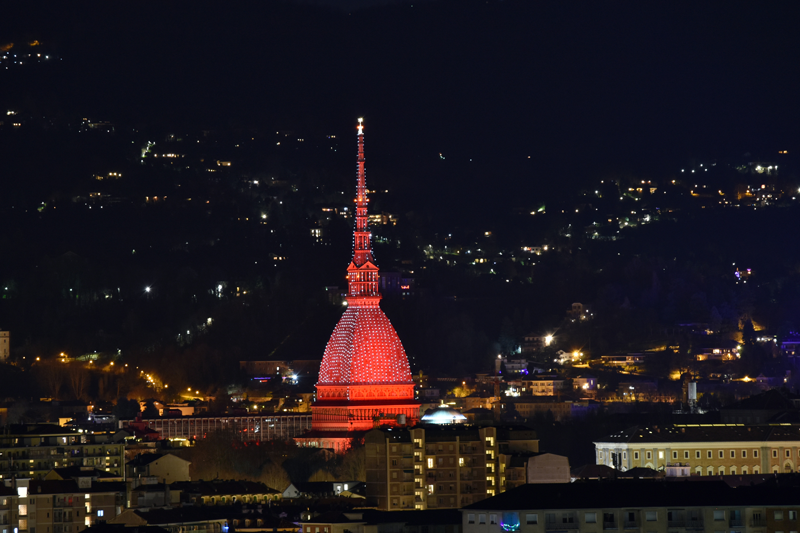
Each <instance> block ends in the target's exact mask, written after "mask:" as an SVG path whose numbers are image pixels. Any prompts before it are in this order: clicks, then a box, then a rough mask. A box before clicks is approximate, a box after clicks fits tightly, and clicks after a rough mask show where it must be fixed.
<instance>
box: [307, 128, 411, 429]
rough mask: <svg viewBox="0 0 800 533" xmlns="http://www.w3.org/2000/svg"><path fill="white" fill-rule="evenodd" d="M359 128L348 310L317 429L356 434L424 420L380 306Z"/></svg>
mask: <svg viewBox="0 0 800 533" xmlns="http://www.w3.org/2000/svg"><path fill="white" fill-rule="evenodd" d="M358 122H359V124H358V182H357V185H356V199H355V204H356V227H355V232H354V238H353V260H352V261H351V262H350V265H349V266H348V267H347V286H348V290H347V306H348V307H347V310H346V311H345V312H344V315H343V316H342V318H341V319H340V320H339V323H338V324H337V325H336V328H335V329H334V330H333V335H331V338H330V340H329V341H328V345H327V347H326V348H325V355H324V356H323V358H322V366H321V367H320V373H319V383H317V399H316V402H315V403H314V405H313V406H312V407H311V410H312V415H313V416H312V431H313V430H324V431H334V432H335V431H352V430H365V429H371V428H372V427H373V425H374V424H375V423H376V422H377V423H379V424H390V425H391V424H396V423H397V422H398V420H400V421H402V420H405V421H406V422H407V423H413V422H415V421H416V420H417V419H418V418H419V405H420V404H419V403H418V402H417V401H415V400H414V381H413V380H412V378H411V370H410V368H409V366H408V357H407V356H406V352H405V350H404V349H403V344H402V343H401V342H400V338H399V337H398V336H397V333H396V332H395V330H394V328H393V327H392V324H391V322H389V319H388V318H386V315H385V314H383V311H381V308H380V300H381V295H380V292H379V291H378V280H379V272H378V267H377V266H376V265H375V260H374V258H373V256H372V234H371V233H370V231H369V219H368V216H367V205H368V203H369V200H368V199H367V186H366V173H365V169H364V130H363V124H362V120H361V119H359V121H358Z"/></svg>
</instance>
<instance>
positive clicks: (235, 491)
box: [169, 479, 282, 505]
mask: <svg viewBox="0 0 800 533" xmlns="http://www.w3.org/2000/svg"><path fill="white" fill-rule="evenodd" d="M169 488H170V490H174V491H180V493H181V498H180V499H181V502H182V503H186V504H190V505H230V504H234V503H241V504H264V505H269V504H270V503H271V502H277V501H279V500H280V499H281V497H282V496H281V493H280V491H278V490H275V489H274V488H271V487H268V486H266V485H265V484H264V483H259V482H257V481H236V480H231V481H228V480H222V479H215V480H213V481H183V482H177V483H172V484H171V485H170V486H169Z"/></svg>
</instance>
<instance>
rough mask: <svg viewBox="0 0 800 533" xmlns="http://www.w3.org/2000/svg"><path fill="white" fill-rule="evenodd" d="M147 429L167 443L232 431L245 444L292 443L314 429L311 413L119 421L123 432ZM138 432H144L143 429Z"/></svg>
mask: <svg viewBox="0 0 800 533" xmlns="http://www.w3.org/2000/svg"><path fill="white" fill-rule="evenodd" d="M139 426H144V427H147V428H149V430H150V431H151V432H155V433H156V434H157V435H159V436H160V438H162V439H167V440H197V439H204V438H206V437H208V435H209V434H210V433H213V432H215V431H233V432H235V433H236V436H237V438H238V439H241V440H243V441H258V440H290V439H292V438H293V437H296V436H298V435H301V434H303V432H305V431H307V430H308V429H310V428H311V414H309V413H275V414H271V415H247V416H231V415H213V416H204V415H196V416H184V417H178V418H146V419H143V420H120V421H119V427H120V429H126V428H129V427H137V428H138V427H139ZM138 431H140V432H141V429H139V430H138Z"/></svg>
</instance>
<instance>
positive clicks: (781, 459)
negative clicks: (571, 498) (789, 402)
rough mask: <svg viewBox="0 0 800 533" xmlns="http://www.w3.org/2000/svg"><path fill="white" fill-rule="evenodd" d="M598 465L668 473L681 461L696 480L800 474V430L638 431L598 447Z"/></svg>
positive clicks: (691, 427)
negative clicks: (708, 477) (720, 477)
mask: <svg viewBox="0 0 800 533" xmlns="http://www.w3.org/2000/svg"><path fill="white" fill-rule="evenodd" d="M594 445H595V452H596V461H595V462H596V464H599V465H607V466H610V467H612V468H618V469H620V470H628V469H631V468H634V467H645V468H653V469H656V470H663V469H664V468H666V466H667V464H674V463H678V462H680V463H681V464H683V465H687V464H688V466H689V467H690V472H691V473H692V475H697V476H710V475H725V474H761V473H769V472H772V473H787V472H797V471H798V470H797V469H798V465H799V464H800V426H794V425H779V424H774V425H771V424H764V425H752V426H749V425H744V424H686V425H673V426H666V427H658V426H652V427H639V426H635V427H632V428H630V429H627V430H625V431H622V432H620V433H617V434H613V435H609V436H607V437H605V438H603V439H602V440H601V441H597V442H595V443H594Z"/></svg>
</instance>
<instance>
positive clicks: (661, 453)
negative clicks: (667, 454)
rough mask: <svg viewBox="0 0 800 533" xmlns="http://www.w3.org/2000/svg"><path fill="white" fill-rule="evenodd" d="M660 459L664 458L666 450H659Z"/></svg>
mask: <svg viewBox="0 0 800 533" xmlns="http://www.w3.org/2000/svg"><path fill="white" fill-rule="evenodd" d="M658 458H659V459H663V458H664V450H658Z"/></svg>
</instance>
